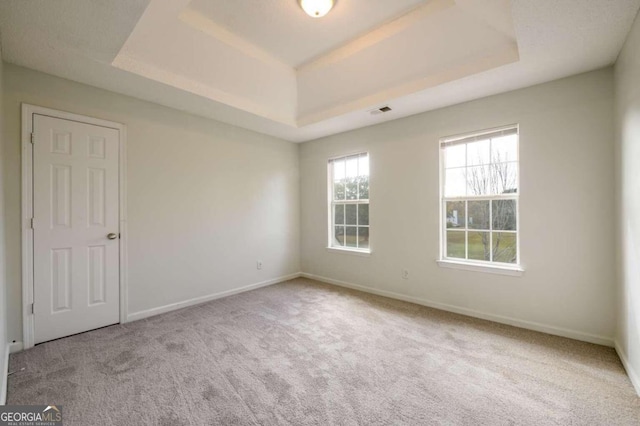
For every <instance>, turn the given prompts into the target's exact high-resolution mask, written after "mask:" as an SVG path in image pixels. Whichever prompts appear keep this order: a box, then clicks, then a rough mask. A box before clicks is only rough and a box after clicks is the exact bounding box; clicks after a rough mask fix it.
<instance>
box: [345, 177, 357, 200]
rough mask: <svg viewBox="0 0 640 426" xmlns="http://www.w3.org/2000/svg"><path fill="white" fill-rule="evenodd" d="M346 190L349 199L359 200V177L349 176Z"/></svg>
mask: <svg viewBox="0 0 640 426" xmlns="http://www.w3.org/2000/svg"><path fill="white" fill-rule="evenodd" d="M346 181H347V182H346V185H345V191H346V195H347V197H346V198H347V200H357V199H358V178H357V177H348V178H346Z"/></svg>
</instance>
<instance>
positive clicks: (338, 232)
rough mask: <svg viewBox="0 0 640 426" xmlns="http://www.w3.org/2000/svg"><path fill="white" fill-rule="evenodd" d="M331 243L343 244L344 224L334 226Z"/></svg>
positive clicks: (335, 244)
mask: <svg viewBox="0 0 640 426" xmlns="http://www.w3.org/2000/svg"><path fill="white" fill-rule="evenodd" d="M333 245H334V246H344V226H335V227H334V230H333Z"/></svg>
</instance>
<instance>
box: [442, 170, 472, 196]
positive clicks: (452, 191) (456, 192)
mask: <svg viewBox="0 0 640 426" xmlns="http://www.w3.org/2000/svg"><path fill="white" fill-rule="evenodd" d="M466 192H467V181H466V178H465V169H464V168H461V169H451V170H447V171H446V172H445V185H444V196H445V197H461V196H465V195H467V194H466Z"/></svg>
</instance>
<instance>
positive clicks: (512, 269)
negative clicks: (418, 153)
mask: <svg viewBox="0 0 640 426" xmlns="http://www.w3.org/2000/svg"><path fill="white" fill-rule="evenodd" d="M513 130H515V132H516V135H517V136H518V143H517V147H516V160H515V162H516V164H517V176H516V184H517V188H518V192H517V193H515V194H506V195H505V194H501V195H486V196H485V195H483V196H476V195H468V194H467V195H465V196H459V197H445V183H446V182H445V180H446V179H445V176H446V169H445V164H444V161H445V155H444V147H443V144H445V143H451V142H456V141H462V140H465V139H467V140H468V142H467V143H469V142H472V141H473V139H474V138H476V139H477V140H482V139H483V138H486V136H487V135H490V134H494V133H500V132H503V131H506V132H508V131H513ZM438 149H439V152H440V221H439V226H440V232H439V235H440V257H439V259H438V261H437V262H438V264H439V265H440V266H442V267H446V268H454V269H464V270H469V271H478V272H490V273H497V274H502V275H515V276H519V275H522V273H523V272H524V269H523V267H522V264H521V259H520V254H521V253H520V234H521V233H520V229H521V224H520V194H521V191H520V128H519V125H518V124H511V125H507V126H501V127H496V128H491V129H485V130H481V131H476V132H471V133H465V134H459V135H454V136H448V137H444V138H441V139H440V141H439V146H438ZM465 167H468V166H465ZM482 200H489V201H490V202H489V209H490V211H491V209H493V202H492V201H493V200H515V202H516V229H515V231H500V232H506V233H513V234H515V235H516V263H503V262H496V261H493V260H490V261H486V260H474V259H466V257H468V251H469V245H468V236H469V229H468V224H465V229H464V231H462V230H460V231H456V232H464V234H465V250H466V253H465V259H461V258H453V257H447V231H448V230H449V229H448V228H447V210H446V209H447V202H455V201H467V202H468V201H482ZM489 217H490V223H489V230H488V232H489V238H490V247H493V232H495V231H494V230H493V216H492V215H491V214H490V216H489ZM466 220H468V206H467V208H466V209H465V221H466ZM479 231H484V230H479ZM491 254H493V250H491Z"/></svg>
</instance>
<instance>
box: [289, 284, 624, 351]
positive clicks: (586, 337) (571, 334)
mask: <svg viewBox="0 0 640 426" xmlns="http://www.w3.org/2000/svg"><path fill="white" fill-rule="evenodd" d="M302 276H303V277H304V278H309V279H312V280H316V281H322V282H324V283H327V284H334V285H337V286H340V287H345V288H350V289H352V290H358V291H362V292H365V293H371V294H375V295H377V296H384V297H389V298H391V299H397V300H402V301H404V302H410V303H415V304H417V305H422V306H427V307H429V308H434V309H439V310H441V311H447V312H453V313H455V314H460V315H466V316H468V317H474V318H479V319H483V320H487V321H493V322H497V323H500V324H507V325H511V326H514V327H519V328H524V329H527V330H533V331H538V332H541V333H547V334H552V335H554V336H561V337H567V338H569V339H574V340H581V341H583V342H589V343H595V344H597V345H604V346H609V347H613V338H611V337H605V336H598V335H595V334H590V333H584V332H582V331H577V330H571V329H567V328H561V327H556V326H553V325H547V324H541V323H537V322H533V321H526V320H521V319H517V318H510V317H505V316H502V315H494V314H489V313H486V312H480V311H476V310H473V309H469V308H463V307H460V306H454V305H448V304H445V303H440V302H434V301H431V300H426V299H421V298H419V297H413V296H407V295H404V294H400V293H395V292H392V291H387V290H380V289H376V288H371V287H366V286H363V285H360V284H353V283H349V282H345V281H340V280H335V279H333V278H327V277H322V276H319V275H313V274H308V273H306V272H303V273H302Z"/></svg>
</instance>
